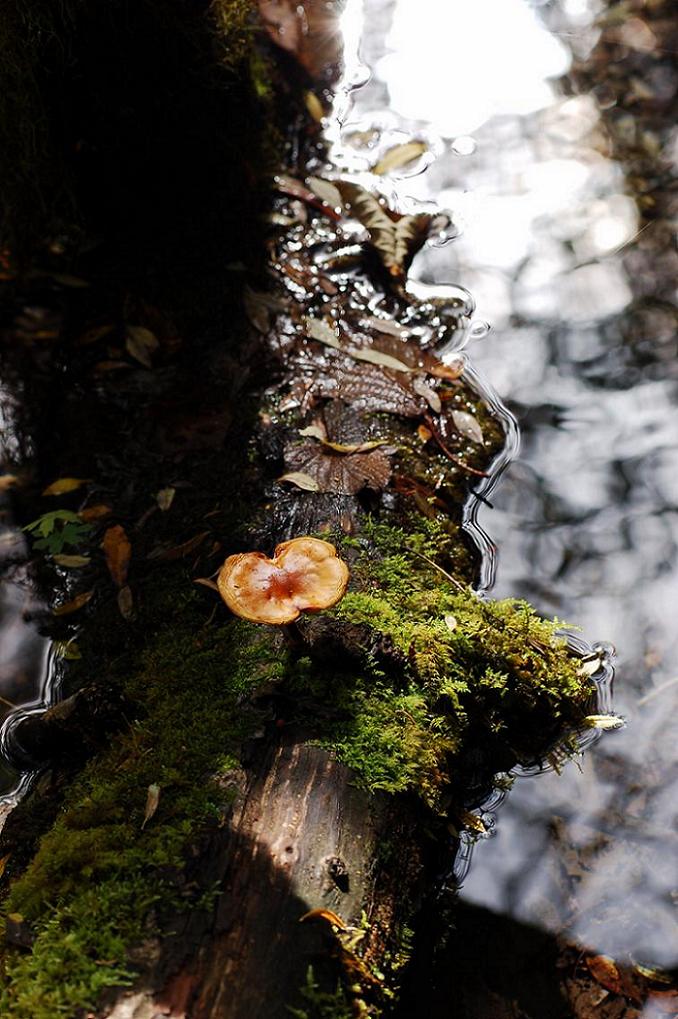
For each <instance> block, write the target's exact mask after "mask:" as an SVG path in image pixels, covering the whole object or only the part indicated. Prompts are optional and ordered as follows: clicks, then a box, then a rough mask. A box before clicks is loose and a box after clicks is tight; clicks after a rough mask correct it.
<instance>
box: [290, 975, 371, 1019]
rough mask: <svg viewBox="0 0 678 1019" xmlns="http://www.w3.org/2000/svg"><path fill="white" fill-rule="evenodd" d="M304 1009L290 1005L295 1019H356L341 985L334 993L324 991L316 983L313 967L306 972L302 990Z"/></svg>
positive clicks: (338, 985)
mask: <svg viewBox="0 0 678 1019" xmlns="http://www.w3.org/2000/svg"><path fill="white" fill-rule="evenodd" d="M300 994H301V997H302V998H303V999H304V1007H303V1008H293V1007H292V1006H291V1005H288V1006H287V1007H288V1010H289V1013H290V1015H292V1016H294V1017H295V1019H354V1016H355V1014H356V1013H355V1011H354V1009H353V1007H352V1004H351V1002H350V1001H349V999H348V996H347V994H346V992H345V991H344V988H343V986H342V985H341V983H339V984H337V986H336V988H335V990H334V991H324V990H322V989H321V987H320V985H319V984H318V982H317V981H316V978H315V974H314V972H313V967H312V966H309V967H308V970H307V971H306V983H305V984H304V986H303V987H302V988H301V990H300Z"/></svg>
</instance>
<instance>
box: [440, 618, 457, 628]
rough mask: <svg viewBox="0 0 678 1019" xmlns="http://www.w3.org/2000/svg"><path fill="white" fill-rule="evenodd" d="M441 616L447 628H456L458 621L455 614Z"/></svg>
mask: <svg viewBox="0 0 678 1019" xmlns="http://www.w3.org/2000/svg"><path fill="white" fill-rule="evenodd" d="M443 618H444V620H445V626H446V627H447V629H448V630H456V629H457V625H458V623H457V618H456V616H444V617H443Z"/></svg>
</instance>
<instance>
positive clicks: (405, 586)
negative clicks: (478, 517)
mask: <svg viewBox="0 0 678 1019" xmlns="http://www.w3.org/2000/svg"><path fill="white" fill-rule="evenodd" d="M418 528H419V530H418V533H408V532H405V531H403V530H402V529H400V528H396V527H392V526H390V525H388V524H385V523H374V522H368V523H367V525H366V527H365V531H364V541H361V540H360V539H359V540H357V541H356V540H355V539H349V540H344V541H343V542H341V540H339V544H340V545H343V548H342V549H341V551H342V553H343V554H344V556H345V557H346V558H349V559H352V585H351V590H350V591H349V592H348V593H347V594H346V596H345V597H344V599H343V600H342V601H341V602H340V604H339V605H338V606H337V607H336V609H334V610H333V615H334V617H335V618H336V619H337V620H339V621H343V622H345V623H346V624H351V625H352V626H354V627H356V626H357V627H359V628H360V629H359V632H361V633H363V634H365V633H366V634H368V635H369V636H368V637H367V638H365V637H363V638H362V640H363V645H364V650H365V658H364V666H363V667H362V668H360V669H358V670H356V669H355V668H350V669H343V668H339V669H334V670H332V671H331V672H330V673H329V674H328V670H327V668H326V667H325V666H324V665H322V664H318V663H316V662H313V661H312V660H311V659H309V658H302V659H300V660H299V661H297V662H296V663H295V664H294V666H293V667H292V678H291V689H292V690H293V691H294V693H295V695H296V696H297V697H299V698H301V699H302V703H303V697H304V696H307V697H310V698H311V701H310V704H309V705H308V707H307V709H306V710H308V711H313V710H314V705H315V703H316V700H317V701H319V700H322V701H323V703H324V705H325V712H324V713H325V714H326V715H327V714H330V718H329V720H328V721H327V722H326V724H325V726H324V731H323V733H322V735H321V736H320V742H321V743H322V744H323V745H324V746H326V747H327V748H328V749H330V750H331V751H332V752H334V753H336V754H337V755H338V756H339V757H340V759H341V760H343V761H344V762H345V763H346V764H347V765H348V766H349V767H351V768H352V769H353V770H354V771H355V772H356V774H357V775H359V776H360V778H361V780H362V781H363V782H364V784H365V785H366V786H367V788H369V789H370V790H375V791H376V790H383V791H386V792H388V793H392V794H395V793H403V792H412V793H415V794H417V795H419V796H421V797H422V798H423V799H424V801H425V802H426V804H427V805H428V806H429V807H432V808H434V809H435V810H437V811H442V810H444V809H446V808H447V807H448V806H449V802H450V800H449V793H450V789H451V788H452V787H453V786H454V787H456V791H457V794H461V795H463V790H464V787H465V785H466V777H467V771H468V768H469V765H468V761H469V759H470V758H471V757H473V758H474V760H475V767H476V768H478V767H479V765H480V764H482V765H483V768H484V770H485V773H486V774H487V776H488V777H490V776H491V775H492V774H494V773H495V772H497V771H503V770H509V769H510V768H512V767H513V766H515V765H516V764H519V763H522V764H534V763H535V762H538V761H540V760H543V759H544V758H545V757H546V755H547V754H548V753H549V752H550V751H551V750H552V749H553V747H554V746H555V745H557V744H564V745H565V746H568V747H574V737H573V733H574V732H575V731H576V730H577V729H578V728H579V727H580V726H581V725H582V723H583V719H584V716H585V715H586V714H587V712H588V711H589V710H590V708H591V701H592V687H591V684H590V682H589V681H588V680H587V679H586V678H585V677H582V676H581V675H580V674H579V673H578V665H577V661H576V659H575V658H573V657H572V656H571V655H570V653H569V651H568V647H567V643H566V640H565V638H564V636H563V634H562V632H561V629H560V628H561V626H562V624H560V623H559V621H558V620H553V621H549V620H544V619H541V618H540V617H539V616H538V615H537V614H536V613H535V612H534V610H533V609H532V608H531V607H530V606H529V605H527V604H526V603H525V602H521V601H514V600H505V601H496V602H492V601H485V600H483V599H482V598H481V597H479V596H478V595H476V594H475V593H474V592H473V591H472V590H471V589H470V588H469V587H467V586H466V585H465V584H464V583H461V582H459V581H457V580H456V579H455V577H454V575H453V574H451V573H448V570H449V569H451V568H453V566H451V564H453V563H454V559H455V545H454V541H453V539H452V538H451V537H450V535H449V534H448V533H447V532H445V531H444V530H443V529H442V527H441V525H439V524H437V523H436V522H435V521H428V520H424V521H423V522H420V523H419V524H418ZM443 563H444V564H445V565H442V564H443ZM375 646H379V647H381V648H382V649H383V648H384V646H386V647H387V648H389V649H390V651H389V652H387V653H386V657H384V654H383V653H382V654H380V655H379V656H378V657H376V656H372V657H371V656H370V648H372V647H375ZM389 653H390V654H392V655H393V657H394V659H396V658H397V660H398V662H399V663H403V662H404V663H405V667H404V670H402V669H399V670H389V669H388V654H389ZM328 698H329V700H330V701H331V703H332V705H333V711H332V712H330V710H329V708H328V707H327V704H328Z"/></svg>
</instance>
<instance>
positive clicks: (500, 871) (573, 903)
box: [329, 0, 678, 1014]
mask: <svg viewBox="0 0 678 1019" xmlns="http://www.w3.org/2000/svg"><path fill="white" fill-rule="evenodd" d="M640 6H642V5H640ZM597 13H599V9H598V7H597V5H595V4H593V3H589V2H588V0H562V2H561V3H560V4H557V5H555V4H541V5H540V4H536V3H529V2H528V0H418V2H417V3H416V4H415V3H412V2H411V0H366V2H365V5H364V7H363V5H362V3H359V2H358V0H356V2H350V3H349V5H348V7H347V10H346V13H345V15H344V38H345V53H346V63H347V71H346V75H345V79H344V85H345V91H344V93H343V94H342V93H341V91H340V94H339V97H338V99H337V101H336V103H335V114H336V119H335V121H333V122H332V123H331V124H330V128H329V134H330V137H331V139H332V141H333V143H334V148H333V162H334V165H335V167H336V169H337V170H339V171H341V172H346V171H347V170H348V171H351V172H353V173H360V172H361V171H364V170H366V169H368V168H369V166H371V165H373V163H374V161H375V160H376V159H378V158H380V156H381V155H382V154H383V152H385V151H387V150H388V149H389V148H390V147H391V146H393V145H395V144H398V143H403V142H406V141H408V140H412V139H414V140H418V141H422V142H424V143H425V145H426V152H425V154H423V155H422V156H421V157H420V158H419V159H418V160H416V161H414V162H413V163H410V164H408V165H407V166H406V167H401V168H398V169H395V170H393V171H392V172H391V173H390V174H389V178H388V180H387V181H386V187H385V189H384V190H385V193H386V194H388V195H389V197H390V200H391V201H392V202H394V203H395V207H396V208H398V207H399V208H401V209H408V208H412V207H413V205H416V204H417V203H425V204H426V207H430V205H431V204H434V205H435V206H438V207H441V208H445V209H448V210H451V214H452V220H453V224H454V227H455V229H456V230H458V231H459V236H458V237H457V238H456V239H455V240H454V241H453V242H452V243H449V244H444V245H442V246H433V247H429V248H427V249H426V250H424V251H423V252H422V253H421V254H420V255H418V256H417V258H416V259H415V262H414V265H413V268H412V270H411V273H410V275H411V277H412V278H413V279H414V280H418V281H420V282H421V283H423V284H435V285H440V284H450V283H454V284H460V285H462V286H463V287H466V288H467V289H468V290H470V291H471V293H472V294H473V296H474V298H475V301H476V305H477V309H476V316H475V319H474V321H475V322H476V324H478V323H479V326H478V328H477V332H478V333H481V334H482V332H484V327H483V325H482V323H487V324H488V325H489V326H490V331H489V333H488V334H487V336H486V337H485V338H483V339H480V340H476V341H474V342H472V343H471V344H470V348H469V349H470V356H471V358H472V361H473V364H474V365H475V368H476V370H478V371H479V372H480V373H481V375H482V377H483V378H484V379H485V380H487V381H488V382H489V384H490V385H491V386H492V387H494V389H495V390H496V391H497V392H498V393H499V394H500V396H501V398H502V399H503V401H504V402H505V403H506V404H507V405H508V407H509V408H510V409H511V410H512V411H513V413H514V414H515V416H516V418H517V419H518V422H519V425H520V430H521V434H522V443H521V447H520V451H519V453H518V454H517V456H516V457H515V459H514V460H513V462H512V463H511V465H510V466H509V469H508V470H507V471H506V472H505V473H504V475H503V478H502V480H501V483H500V484H499V486H498V487H497V488H496V489H495V491H494V492H493V493H492V496H491V500H492V504H493V505H492V508H490V507H488V506H486V505H482V504H481V505H480V507H479V512H478V520H479V523H480V525H481V526H482V528H483V529H484V530H485V531H486V532H488V533H489V534H490V535H491V537H492V541H493V543H494V546H495V548H496V550H497V555H496V558H495V557H493V556H488V558H487V562H486V564H485V576H484V578H483V580H484V583H485V584H487V585H490V586H492V592H493V594H494V595H496V596H499V597H503V596H519V597H524V598H526V599H527V600H529V601H530V602H532V603H533V604H534V605H535V606H536V607H537V608H538V609H539V610H540V611H542V612H543V613H544V614H547V615H551V616H553V615H556V616H558V617H559V618H560V619H562V620H567V621H568V622H574V623H577V624H579V625H580V626H581V627H582V629H583V631H584V634H585V635H586V637H587V638H593V639H604V640H606V641H610V642H612V643H613V644H614V645H615V646H616V648H617V652H618V656H619V657H618V662H617V665H618V669H617V678H616V688H615V709H616V710H617V711H618V712H620V713H621V714H622V715H624V716H625V718H626V719H627V721H628V725H627V727H626V728H625V729H624V730H622V731H621V732H616V733H610V734H606V736H605V737H604V738H603V739H602V740H601V741H600V742H599V743H598V744H597V745H596V746H595V747H594V748H593V749H591V750H589V751H587V752H586V753H585V754H584V756H583V758H582V760H581V761H580V762H579V765H578V766H576V765H574V764H570V765H569V766H568V767H566V768H565V770H564V772H563V774H560V775H556V774H555V773H550V774H545V775H540V776H538V777H535V778H528V779H523V780H521V781H520V782H519V783H518V784H517V785H516V787H515V789H514V790H513V792H512V793H511V795H510V796H509V798H508V800H507V801H506V803H505V804H504V805H503V806H502V808H501V810H500V812H499V815H498V818H497V825H496V831H495V833H494V835H493V837H491V838H489V839H487V840H486V841H484V842H482V843H481V844H480V845H479V846H478V847H477V849H476V851H475V854H474V858H473V863H472V866H471V869H470V872H469V873H468V875H467V877H466V879H465V881H464V885H463V888H462V890H461V896H462V899H463V900H464V901H466V902H468V903H471V904H474V905H476V906H481V907H485V908H486V909H487V910H489V911H491V912H492V913H495V914H502V915H505V916H509V917H511V918H513V919H515V920H517V921H520V922H521V923H523V924H528V925H531V926H534V927H537V928H539V929H541V930H545V931H548V932H551V933H553V934H557V935H558V936H560V937H566V938H567V939H568V940H569V941H571V942H574V943H578V944H580V945H581V946H582V948H584V947H585V948H586V949H587V950H588V951H591V952H598V953H602V954H606V955H610V956H613V957H615V958H617V959H620V958H621V959H627V960H629V961H635V962H642V963H644V964H646V965H650V966H661V967H665V968H670V967H673V966H676V965H678V928H677V926H676V908H677V906H678V901H677V897H678V891H677V889H678V827H677V821H678V755H677V754H676V736H677V735H678V724H677V723H676V718H677V717H678V667H677V665H676V661H677V652H678V625H677V622H676V614H677V608H678V564H677V557H676V550H677V542H678V513H677V511H678V414H677V413H676V404H677V402H678V370H677V369H676V336H675V318H674V314H673V312H674V309H673V308H672V306H671V304H670V300H671V297H672V293H671V291H672V287H673V285H674V284H673V279H675V275H674V274H675V268H676V264H675V261H674V260H673V259H674V256H673V255H672V254H671V253H670V252H669V250H668V249H667V245H666V244H665V243H664V238H665V235H666V229H667V228H666V224H665V223H664V222H663V220H662V219H661V217H660V216H659V215H655V216H654V218H650V219H643V218H642V210H643V207H645V208H648V207H649V203H648V202H647V201H645V202H644V203H643V201H642V199H641V203H640V206H639V203H638V200H637V197H638V196H637V195H636V194H634V183H633V181H630V180H629V167H628V165H627V164H626V163H625V162H624V157H625V152H626V150H627V149H628V148H629V147H630V146H629V145H628V144H626V141H627V138H628V136H629V134H630V133H633V132H636V133H642V132H644V135H643V138H644V144H645V146H646V149H647V151H648V152H649V153H650V155H654V156H656V158H657V160H658V161H659V160H662V161H663V162H664V165H665V166H666V165H669V166H670V165H671V160H673V167H674V168H675V160H676V155H677V154H678V146H677V145H676V141H677V140H678V134H677V133H676V132H675V131H674V132H673V134H671V132H670V131H668V130H663V124H662V121H661V115H655V116H654V118H653V122H652V123H651V124H647V125H644V124H643V123H642V109H641V113H639V114H638V118H640V119H639V121H638V123H636V118H635V117H634V116H632V115H630V114H629V115H627V114H624V115H623V116H622V115H618V116H617V111H615V110H614V106H615V96H614V91H613V90H612V89H611V88H610V87H609V86H608V84H607V83H606V80H605V77H604V75H603V77H602V79H601V81H600V82H599V83H598V84H597V85H594V87H592V88H591V89H590V90H583V91H581V90H580V89H579V87H578V86H577V81H578V78H577V77H576V71H577V69H578V68H580V67H581V66H588V64H587V61H589V59H590V56H591V53H592V51H593V48H594V47H595V46H596V44H597V43H598V41H599V38H600V31H601V30H600V28H598V27H596V25H595V23H594V20H595V15H596V14H597ZM623 32H624V33H625V36H624V37H623V38H622V40H621V43H622V44H623V45H620V53H619V55H618V56H617V59H618V60H625V59H626V60H627V62H630V66H631V69H630V70H629V71H628V74H630V75H633V74H636V76H637V79H638V80H639V83H638V84H635V83H634V81H633V78H632V77H631V79H630V82H631V83H630V84H629V88H634V87H635V88H637V89H638V90H639V91H640V89H641V87H642V86H643V84H644V86H645V88H646V90H647V89H648V88H649V89H650V90H651V89H652V88H655V89H657V90H659V91H661V90H662V89H663V93H662V99H663V100H666V98H668V97H670V96H671V95H672V94H675V89H676V80H675V79H676V75H675V72H673V78H672V77H671V75H672V72H671V69H670V64H671V56H670V54H664V53H662V52H661V50H659V44H658V42H657V39H656V37H655V36H654V34H653V32H652V30H651V29H650V28H649V27H648V25H647V24H646V23H645V22H643V21H642V19H640V18H635V19H627V21H626V24H625V25H624V27H623ZM655 50H658V52H655ZM665 56H666V59H664V57H665ZM644 70H647V78H646V79H643V78H642V74H643V71H644ZM572 72H575V77H574V80H573V78H571V77H570V78H567V77H566V76H568V75H569V74H572ZM624 73H625V72H624V70H623V67H622V70H621V74H622V75H623V74H624ZM648 79H649V84H648ZM651 94H652V93H651V92H650V95H651ZM656 105H657V104H655V107H656ZM659 108H660V114H661V101H660V105H659ZM611 113H612V114H613V115H614V116H616V120H615V121H614V128H615V132H616V134H614V133H611V131H610V122H609V118H610V115H611ZM635 186H636V187H638V185H637V184H636V185H635ZM497 947H498V946H492V945H488V950H489V951H492V950H493V949H496V948H497ZM634 1014H639V1013H636V1012H634ZM648 1014H649V1013H648Z"/></svg>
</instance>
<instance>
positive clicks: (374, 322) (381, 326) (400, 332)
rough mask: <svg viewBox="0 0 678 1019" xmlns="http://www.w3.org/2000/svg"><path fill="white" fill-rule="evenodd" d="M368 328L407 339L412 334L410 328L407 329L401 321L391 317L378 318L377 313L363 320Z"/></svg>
mask: <svg viewBox="0 0 678 1019" xmlns="http://www.w3.org/2000/svg"><path fill="white" fill-rule="evenodd" d="M361 321H362V322H363V323H364V325H366V326H367V327H368V329H376V331H377V332H378V333H387V334H389V335H390V336H397V337H399V338H400V339H405V338H406V337H407V336H409V335H410V330H409V329H406V328H405V326H401V325H400V322H394V321H393V319H390V318H377V316H376V315H370V316H368V318H365V319H362V320H361Z"/></svg>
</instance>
